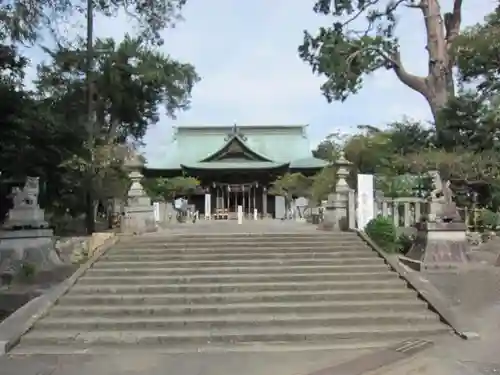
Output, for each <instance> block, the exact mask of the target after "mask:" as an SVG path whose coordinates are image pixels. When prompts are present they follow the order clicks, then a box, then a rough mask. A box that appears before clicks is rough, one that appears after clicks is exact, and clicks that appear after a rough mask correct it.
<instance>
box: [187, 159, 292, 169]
mask: <svg viewBox="0 0 500 375" xmlns="http://www.w3.org/2000/svg"><path fill="white" fill-rule="evenodd" d="M286 166H288V163H281V164H280V163H273V162H269V161H248V160H242V161H239V162H232V161H229V162H226V161H210V162H202V163H194V164H188V165H185V164H183V165H182V167H184V168H186V169H227V170H231V169H238V170H239V169H275V168H281V167H286Z"/></svg>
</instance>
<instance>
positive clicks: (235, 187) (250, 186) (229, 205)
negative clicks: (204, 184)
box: [210, 182, 267, 220]
mask: <svg viewBox="0 0 500 375" xmlns="http://www.w3.org/2000/svg"><path fill="white" fill-rule="evenodd" d="M210 193H211V195H212V197H213V198H212V212H213V213H214V218H215V219H234V220H236V219H237V213H238V206H241V207H242V209H243V216H244V217H246V218H250V217H253V216H254V211H255V210H257V212H258V214H259V216H260V215H261V214H262V213H263V212H266V211H265V210H266V206H267V204H263V198H264V199H267V191H266V188H265V187H262V186H260V185H259V183H257V182H254V183H247V184H227V183H213V185H212V188H211V189H210ZM266 203H267V202H266Z"/></svg>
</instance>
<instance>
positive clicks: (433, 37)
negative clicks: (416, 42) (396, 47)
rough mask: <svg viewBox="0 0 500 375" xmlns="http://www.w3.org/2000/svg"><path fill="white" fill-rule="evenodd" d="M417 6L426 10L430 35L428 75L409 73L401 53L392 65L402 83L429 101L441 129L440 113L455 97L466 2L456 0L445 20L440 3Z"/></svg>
mask: <svg viewBox="0 0 500 375" xmlns="http://www.w3.org/2000/svg"><path fill="white" fill-rule="evenodd" d="M417 7H418V8H420V9H421V11H422V15H423V17H424V22H425V30H426V34H427V46H426V49H427V51H428V53H429V59H428V74H427V76H426V77H418V76H415V75H412V74H410V73H408V72H407V71H406V70H405V69H404V67H403V64H402V63H401V59H400V56H399V54H396V55H395V56H392V59H391V60H392V61H391V62H392V63H393V69H394V72H395V73H396V75H397V77H398V78H399V80H400V81H401V82H403V83H404V84H405V85H407V86H408V87H410V88H411V89H413V90H415V91H417V92H419V93H420V94H422V95H423V97H424V98H425V99H426V100H427V102H428V103H429V106H430V108H431V112H432V116H433V118H434V122H435V124H436V129H439V127H440V124H439V112H440V111H441V110H442V109H443V108H444V107H445V106H446V105H447V104H448V100H449V99H450V98H451V97H453V96H454V94H455V87H454V82H453V70H452V69H453V66H454V61H453V58H452V56H451V47H452V43H453V42H454V40H455V39H456V37H457V36H458V33H459V30H460V23H461V7H462V0H454V3H453V12H449V13H446V14H445V16H444V20H443V17H442V15H441V6H440V4H439V0H421V1H420V3H419V5H418V6H417Z"/></svg>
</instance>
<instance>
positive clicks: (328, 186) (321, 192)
mask: <svg viewBox="0 0 500 375" xmlns="http://www.w3.org/2000/svg"><path fill="white" fill-rule="evenodd" d="M336 186H337V168H336V167H334V166H333V165H332V166H328V167H325V168H323V169H322V170H321V171H319V172H318V173H317V174H316V175H315V176H313V177H312V184H311V187H310V194H309V196H310V198H311V201H312V202H314V203H316V204H319V203H320V202H321V201H322V200H325V199H327V198H328V194H330V193H332V192H334V191H335V188H336Z"/></svg>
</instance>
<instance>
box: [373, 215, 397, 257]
mask: <svg viewBox="0 0 500 375" xmlns="http://www.w3.org/2000/svg"><path fill="white" fill-rule="evenodd" d="M365 232H366V234H367V235H368V236H369V237H370V238H371V239H372V240H373V241H374V242H375V243H376V244H377V245H378V246H380V248H381V249H382V250H384V251H386V252H388V253H393V252H396V251H398V236H397V233H396V226H395V225H394V223H393V221H392V218H386V217H383V216H377V217H376V218H374V219H372V220H370V221H369V222H368V224H367V225H366V228H365Z"/></svg>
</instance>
